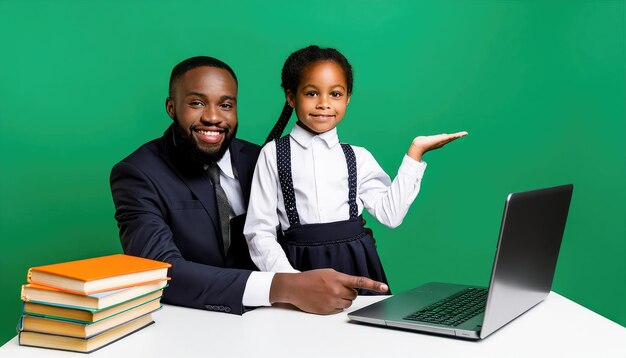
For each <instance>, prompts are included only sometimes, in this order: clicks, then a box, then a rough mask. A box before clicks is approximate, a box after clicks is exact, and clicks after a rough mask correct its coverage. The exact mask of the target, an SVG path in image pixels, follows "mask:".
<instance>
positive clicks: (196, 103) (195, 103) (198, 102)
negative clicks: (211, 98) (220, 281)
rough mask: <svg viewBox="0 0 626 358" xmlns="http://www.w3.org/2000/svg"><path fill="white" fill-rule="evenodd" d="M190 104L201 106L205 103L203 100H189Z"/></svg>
mask: <svg viewBox="0 0 626 358" xmlns="http://www.w3.org/2000/svg"><path fill="white" fill-rule="evenodd" d="M189 105H190V106H192V107H201V106H204V103H202V102H201V101H191V102H189Z"/></svg>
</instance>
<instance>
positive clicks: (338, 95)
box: [330, 92, 343, 97]
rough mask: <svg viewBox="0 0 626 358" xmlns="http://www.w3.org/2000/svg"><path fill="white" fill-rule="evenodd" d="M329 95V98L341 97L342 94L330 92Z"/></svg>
mask: <svg viewBox="0 0 626 358" xmlns="http://www.w3.org/2000/svg"><path fill="white" fill-rule="evenodd" d="M330 95H331V97H341V96H342V95H343V93H341V92H332V93H331V94H330Z"/></svg>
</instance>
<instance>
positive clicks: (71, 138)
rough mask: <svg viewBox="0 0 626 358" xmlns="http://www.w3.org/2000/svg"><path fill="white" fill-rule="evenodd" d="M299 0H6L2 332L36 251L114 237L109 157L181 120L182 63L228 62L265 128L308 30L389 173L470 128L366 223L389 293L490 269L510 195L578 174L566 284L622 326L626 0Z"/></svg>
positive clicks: (250, 129) (357, 130)
mask: <svg viewBox="0 0 626 358" xmlns="http://www.w3.org/2000/svg"><path fill="white" fill-rule="evenodd" d="M294 3H298V2H291V1H228V2H227V1H223V2H216V1H176V2H163V1H145V2H144V1H108V2H106V3H105V2H102V3H97V2H92V1H79V0H75V1H70V0H65V1H54V2H51V1H32V0H31V1H6V0H0V34H1V35H0V36H1V38H2V42H1V44H2V50H1V52H2V55H1V56H0V139H1V142H0V150H1V155H0V161H1V162H0V168H2V169H1V170H2V174H1V175H0V225H1V226H0V239H1V240H2V241H1V242H2V251H1V253H0V255H1V256H0V272H1V280H2V281H1V282H0V343H4V342H5V341H7V340H9V339H10V338H11V337H13V336H14V335H15V333H16V332H15V324H16V322H17V319H18V316H19V313H20V309H21V304H20V300H19V295H20V285H21V284H23V283H24V280H25V277H26V271H27V269H28V268H29V267H31V266H37V265H42V264H48V263H54V262H60V261H65V260H72V259H79V258H86V257H92V256H97V255H103V254H110V253H116V252H121V248H120V245H119V241H118V237H117V227H116V224H115V221H114V219H113V204H112V201H111V197H110V192H109V183H108V177H109V170H110V168H111V167H112V165H113V164H115V163H116V162H117V161H119V160H120V159H122V158H123V157H124V156H126V155H127V154H129V153H130V152H131V151H133V150H134V149H135V148H137V147H138V146H139V145H141V144H142V143H144V142H146V141H148V140H149V139H152V138H155V137H157V136H159V135H160V134H161V133H162V132H163V131H164V129H165V128H166V127H167V126H168V125H169V123H170V120H169V118H168V117H167V116H166V114H165V111H164V99H165V97H166V95H167V82H168V78H169V73H170V70H171V68H172V67H173V66H174V65H175V64H176V63H178V62H179V61H181V60H183V59H185V58H187V57H190V56H194V55H199V54H204V55H212V56H215V57H218V58H220V59H223V60H224V61H226V62H228V63H229V64H231V65H232V67H233V68H234V69H235V71H236V72H237V74H238V76H239V78H240V93H239V96H240V98H239V106H240V112H239V121H240V132H239V133H240V137H242V138H246V139H248V140H251V141H254V142H257V143H259V142H261V141H262V140H263V139H264V138H265V134H266V133H267V132H268V130H269V129H270V127H271V125H272V123H273V121H274V120H275V118H276V117H277V116H278V114H279V113H280V109H281V105H282V103H283V97H282V93H281V90H280V87H279V84H280V80H279V73H280V69H281V66H282V63H283V61H284V60H285V58H286V57H287V56H288V54H289V53H291V52H292V51H294V50H296V49H298V48H300V47H303V46H306V45H309V44H319V45H322V46H331V47H336V48H338V49H340V50H341V51H342V52H343V53H344V54H345V55H346V56H347V57H348V58H349V59H350V61H351V62H352V64H353V66H354V72H355V89H354V93H353V97H352V101H351V103H350V107H349V110H348V113H347V115H346V118H345V119H344V121H343V122H342V123H341V124H340V126H339V133H340V136H341V138H342V140H344V141H347V142H350V143H353V144H356V145H361V146H365V147H367V148H369V149H370V151H371V152H372V153H373V154H374V156H375V157H376V158H377V159H378V161H379V162H380V164H381V165H382V166H383V168H385V169H386V170H387V172H388V173H390V174H391V175H392V176H393V175H394V174H395V171H396V170H397V167H398V165H399V163H400V160H401V157H402V155H403V153H404V151H405V150H406V149H407V147H408V145H409V143H410V141H411V139H412V138H413V137H414V136H416V135H418V134H436V133H440V132H452V131H457V130H467V131H469V133H470V135H469V136H468V137H466V138H463V139H462V140H461V141H459V142H455V143H453V144H451V145H450V146H448V147H446V148H445V149H443V150H440V151H437V152H432V153H429V154H427V155H426V157H425V160H426V161H427V162H428V163H429V166H428V170H427V172H426V176H425V178H424V181H423V186H422V192H421V193H420V196H419V197H418V199H417V200H416V201H415V203H414V204H413V207H412V208H411V210H410V212H409V214H408V216H407V217H406V219H405V221H404V223H403V224H402V225H401V226H400V227H399V228H397V229H394V230H390V229H387V228H384V227H382V226H381V225H379V224H377V223H375V220H374V219H371V218H370V220H369V221H368V222H369V223H370V224H371V225H372V226H373V228H374V231H375V233H376V237H377V240H378V245H379V250H380V254H381V256H382V259H383V262H384V264H385V266H386V268H387V271H388V275H389V277H390V281H391V284H392V286H393V287H394V289H395V290H396V292H399V291H402V290H405V289H408V288H410V287H412V286H414V285H416V284H419V283H422V282H425V281H430V280H445V281H453V282H468V283H476V284H487V282H488V278H489V274H490V268H491V264H492V262H493V255H494V250H495V245H496V240H497V235H498V231H499V225H500V218H501V215H502V210H503V204H504V198H505V196H506V194H507V193H509V192H511V191H518V190H526V189H533V188H538V187H544V186H552V185H558V184H562V183H573V184H574V185H575V190H574V196H573V202H572V205H571V210H570V216H569V220H568V223H567V229H566V232H565V237H564V241H563V246H562V250H561V255H560V258H559V262H558V267H557V272H556V278H555V281H554V286H553V289H554V290H555V291H556V292H558V293H560V294H562V295H564V296H565V297H568V298H570V299H572V300H574V301H576V302H578V303H579V304H581V305H583V306H585V307H588V308H589V309H591V310H593V311H595V312H597V313H599V314H601V315H603V316H605V317H607V318H609V319H611V320H614V321H616V322H618V323H620V324H621V325H625V324H626V304H625V303H626V223H625V220H624V218H626V214H625V209H624V203H625V202H626V180H625V179H626V157H625V156H626V151H625V150H624V137H625V135H626V118H625V103H626V101H625V97H626V96H625V78H626V71H625V67H626V65H625V64H626V56H625V54H626V45H625V44H626V25H625V14H626V11H625V6H624V1H547V2H540V1H434V0H433V1H412V0H407V1H392V0H381V1H373V0H369V1H341V2H336V1H326V0H319V1H315V2H311V3H307V5H297V4H294Z"/></svg>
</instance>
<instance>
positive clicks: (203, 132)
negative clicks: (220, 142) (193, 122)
mask: <svg viewBox="0 0 626 358" xmlns="http://www.w3.org/2000/svg"><path fill="white" fill-rule="evenodd" d="M198 132H199V133H200V134H202V135H205V136H218V135H220V134H221V132H211V131H200V130H199V131H198Z"/></svg>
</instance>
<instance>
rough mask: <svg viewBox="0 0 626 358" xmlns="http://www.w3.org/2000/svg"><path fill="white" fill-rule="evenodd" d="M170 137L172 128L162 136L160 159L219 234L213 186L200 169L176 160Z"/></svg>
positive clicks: (180, 159)
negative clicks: (194, 200)
mask: <svg viewBox="0 0 626 358" xmlns="http://www.w3.org/2000/svg"><path fill="white" fill-rule="evenodd" d="M172 135H173V133H172V127H171V126H170V128H168V129H167V131H165V134H164V136H163V141H164V143H163V145H164V147H165V151H164V152H162V153H161V157H162V158H163V160H165V162H166V163H167V164H168V165H169V166H170V168H172V170H173V171H174V172H175V173H176V175H178V177H179V178H180V179H181V180H182V181H183V182H184V183H185V185H186V186H187V187H188V188H189V190H191V192H192V193H193V194H194V195H195V196H196V197H197V198H198V200H200V202H201V203H202V206H204V210H205V211H206V212H207V214H208V215H209V217H210V218H211V222H212V224H213V228H214V229H215V231H216V232H219V230H220V229H219V217H218V213H217V204H216V198H215V192H214V191H213V186H212V185H211V181H210V180H209V176H208V175H207V173H206V172H205V171H204V170H202V169H201V168H190V167H185V166H184V165H182V163H183V162H184V160H185V158H178V157H177V156H176V152H175V150H174V149H175V148H174V143H173V140H172V138H173V137H172Z"/></svg>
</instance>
